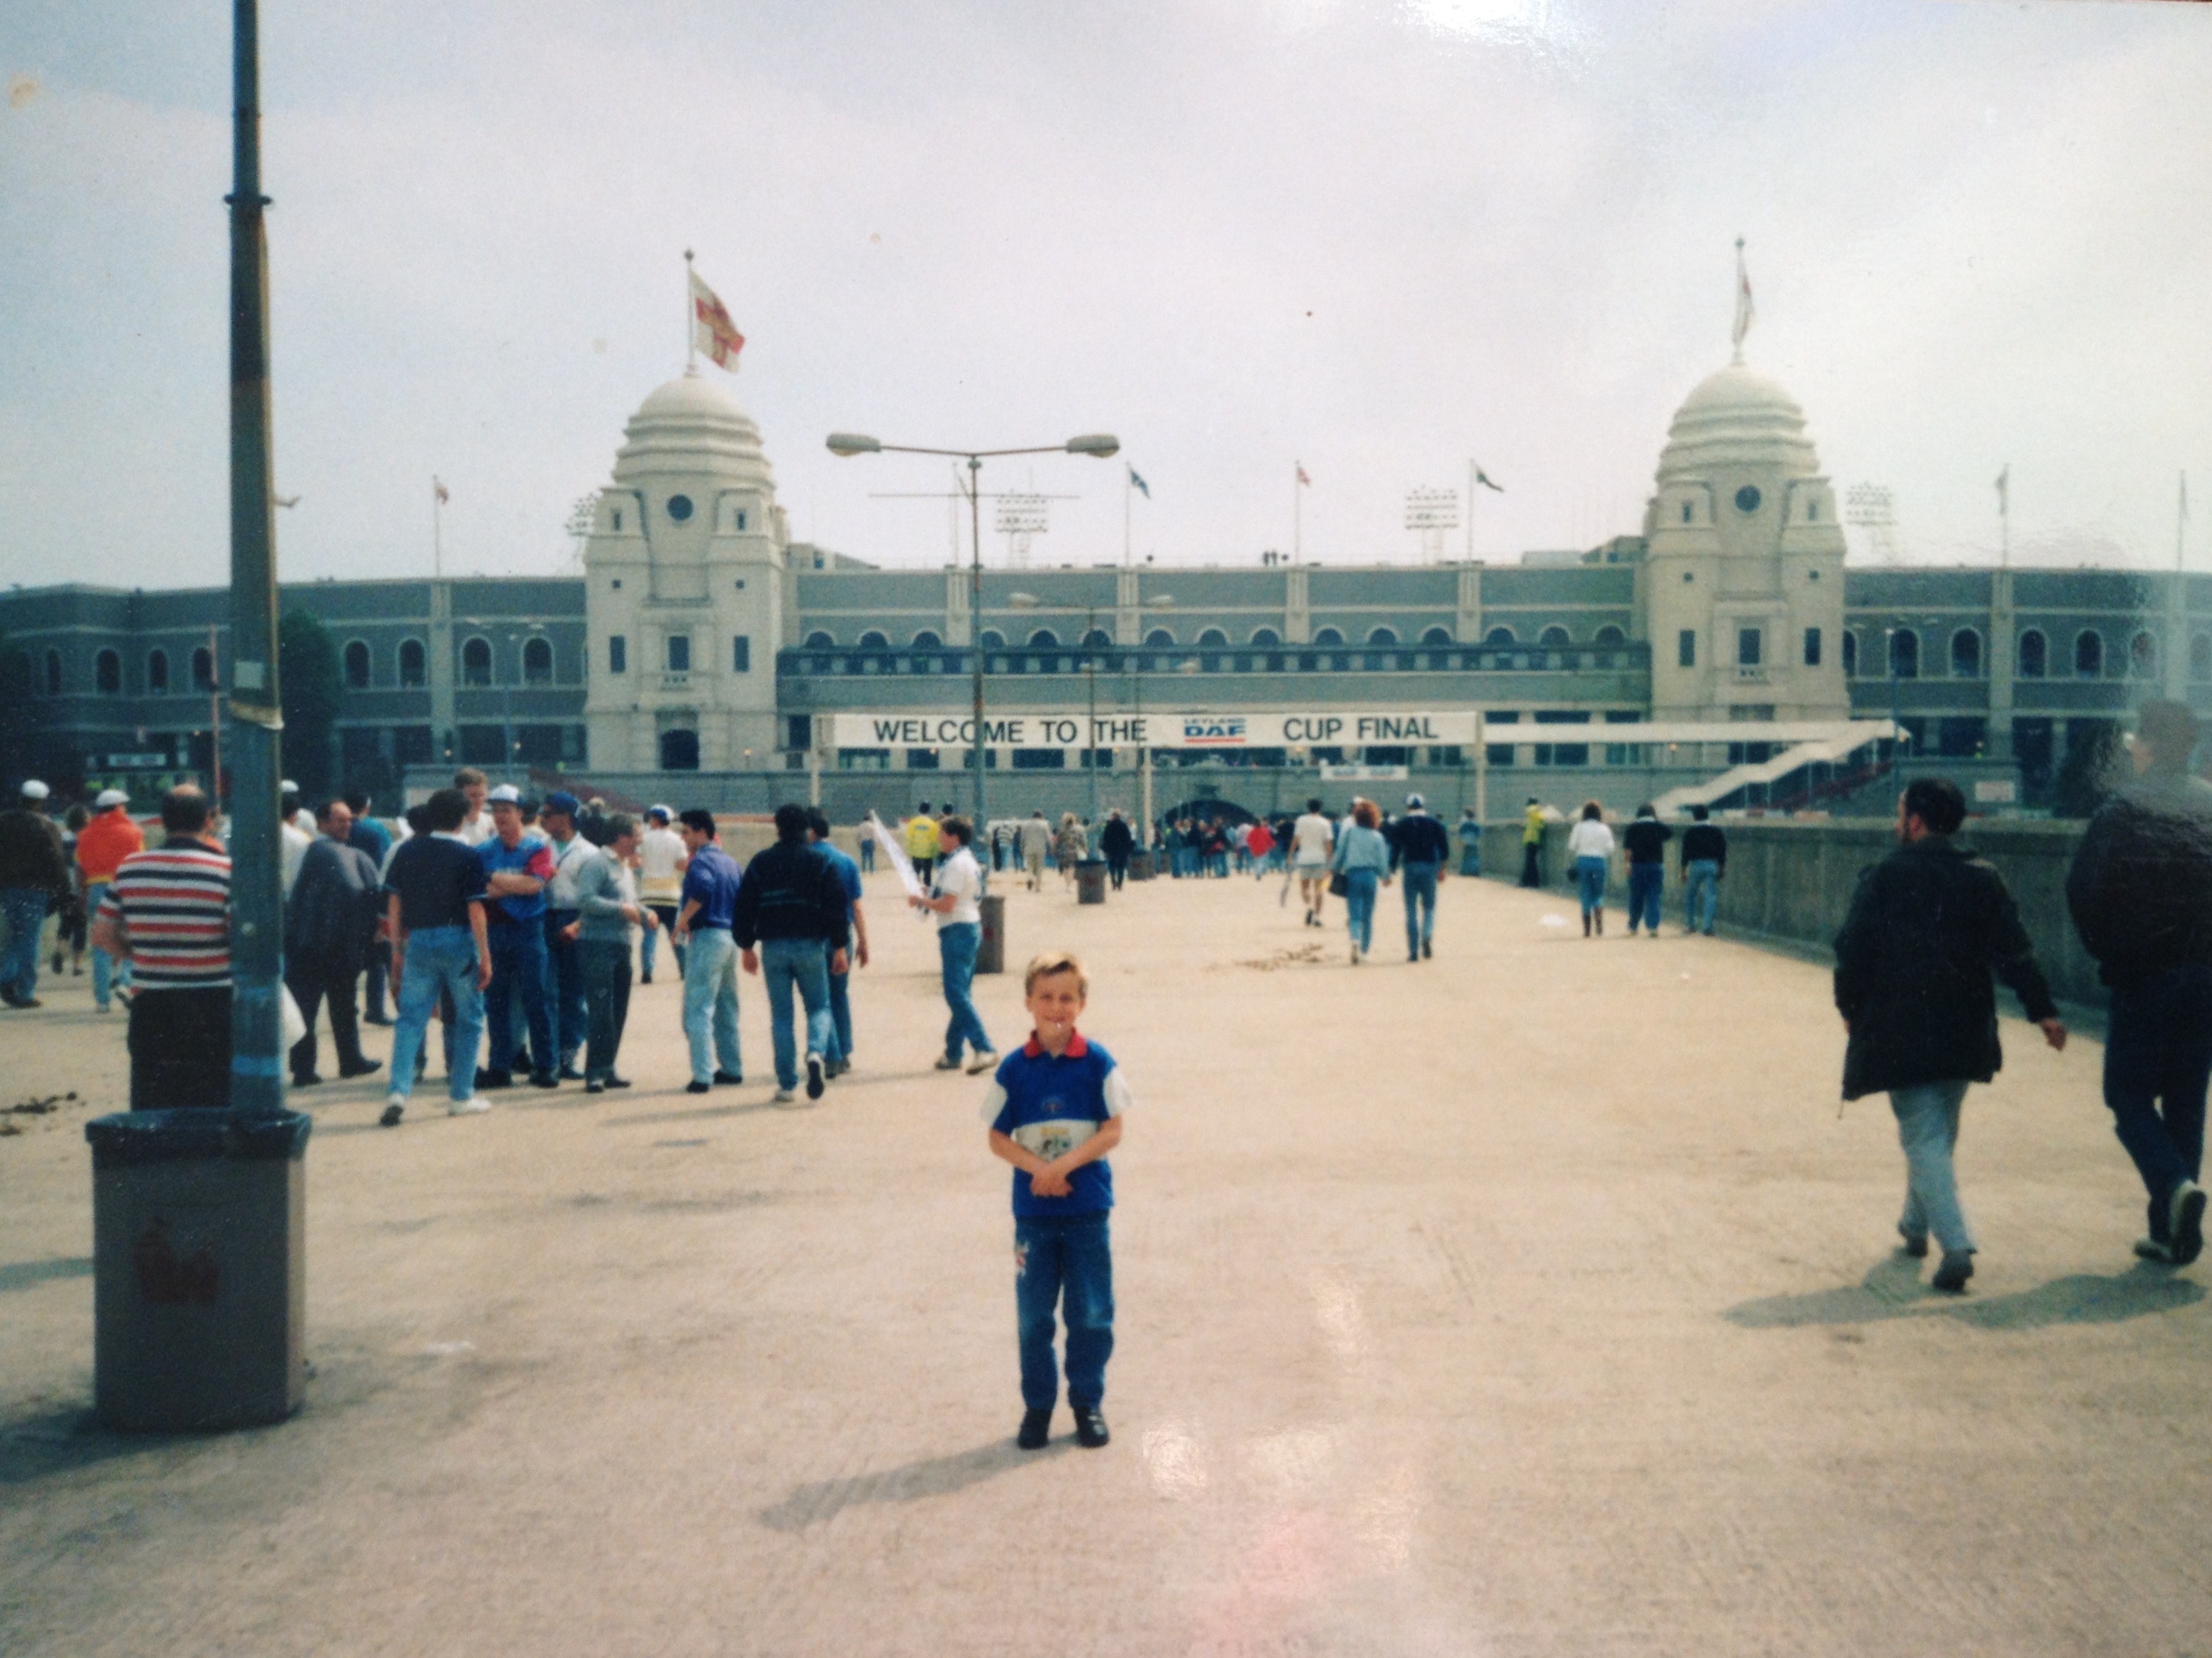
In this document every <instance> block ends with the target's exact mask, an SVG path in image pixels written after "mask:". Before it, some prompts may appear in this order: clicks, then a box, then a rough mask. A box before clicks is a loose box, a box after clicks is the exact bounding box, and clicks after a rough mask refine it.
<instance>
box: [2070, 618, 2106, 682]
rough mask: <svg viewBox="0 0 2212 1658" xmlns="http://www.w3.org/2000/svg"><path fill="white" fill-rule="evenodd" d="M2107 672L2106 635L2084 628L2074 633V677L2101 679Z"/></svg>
mask: <svg viewBox="0 0 2212 1658" xmlns="http://www.w3.org/2000/svg"><path fill="white" fill-rule="evenodd" d="M2104 673H2105V635H2102V634H2100V633H2099V632H2098V631H2097V630H2096V629H2094V628H2084V629H2081V632H2080V633H2078V634H2076V635H2074V677H2075V678H2076V679H2100V678H2102V677H2104Z"/></svg>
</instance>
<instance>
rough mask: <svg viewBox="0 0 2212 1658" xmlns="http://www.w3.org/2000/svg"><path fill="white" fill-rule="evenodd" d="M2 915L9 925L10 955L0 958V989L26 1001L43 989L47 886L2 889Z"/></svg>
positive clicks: (0, 898) (0, 895)
mask: <svg viewBox="0 0 2212 1658" xmlns="http://www.w3.org/2000/svg"><path fill="white" fill-rule="evenodd" d="M0 916H4V917H5V918H6V920H7V922H8V953H7V954H6V955H5V956H4V957H0V990H4V991H6V992H7V993H9V995H10V996H20V997H22V998H24V999H29V998H30V997H32V996H34V995H36V994H37V993H38V990H39V934H40V932H42V931H43V930H44V929H45V927H46V889H45V888H44V887H0Z"/></svg>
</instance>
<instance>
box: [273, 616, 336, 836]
mask: <svg viewBox="0 0 2212 1658" xmlns="http://www.w3.org/2000/svg"><path fill="white" fill-rule="evenodd" d="M276 672H277V675H278V677H279V681H280V683H281V684H282V685H283V704H284V740H283V768H284V774H285V775H286V776H287V777H289V778H290V779H291V780H293V781H294V782H295V783H297V784H298V785H299V786H300V787H301V790H302V791H303V792H305V793H307V794H309V795H315V794H321V793H327V792H328V791H329V789H330V787H331V777H332V775H333V774H334V771H335V768H334V767H333V766H332V764H331V735H332V731H333V728H334V727H335V726H337V718H338V714H339V713H340V711H341V710H342V709H343V708H344V706H345V682H344V680H343V678H342V677H340V675H339V673H338V647H337V642H336V641H334V640H332V639H331V635H330V631H329V629H326V628H325V627H324V626H323V624H322V623H320V622H319V621H317V620H316V619H315V618H314V617H313V616H311V615H309V614H308V613H307V611H305V610H287V611H286V612H285V613H284V616H283V620H282V621H281V622H279V623H277V624H276Z"/></svg>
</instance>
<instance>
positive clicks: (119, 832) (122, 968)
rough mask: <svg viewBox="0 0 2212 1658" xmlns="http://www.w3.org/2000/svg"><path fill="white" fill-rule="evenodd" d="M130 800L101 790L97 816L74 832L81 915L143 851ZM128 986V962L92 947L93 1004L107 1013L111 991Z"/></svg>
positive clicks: (92, 910)
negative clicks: (81, 880) (126, 861)
mask: <svg viewBox="0 0 2212 1658" xmlns="http://www.w3.org/2000/svg"><path fill="white" fill-rule="evenodd" d="M130 799H131V798H130V796H128V795H126V794H125V793H123V791H122V790H121V789H105V790H102V791H101V792H100V794H99V795H98V796H96V797H95V798H94V800H93V803H92V804H93V806H94V810H95V811H96V813H97V815H96V816H95V817H94V818H93V820H92V821H91V822H90V823H87V824H86V825H85V826H84V827H83V828H82V829H79V830H78V831H77V836H76V866H77V868H78V870H79V871H80V872H82V874H83V877H84V913H85V914H87V915H88V916H90V915H93V914H96V913H97V912H98V911H99V908H100V900H101V899H103V898H105V897H106V896H107V887H108V884H109V883H110V882H112V880H114V879H115V872H116V871H117V870H118V869H120V868H122V867H123V860H124V859H125V858H128V857H129V856H130V855H131V853H134V852H143V851H145V850H146V831H145V830H143V829H140V828H139V827H138V824H137V821H136V820H135V819H133V818H132V817H131V805H130ZM130 984H131V963H129V962H127V961H125V962H118V961H117V960H116V959H115V958H114V957H112V956H110V955H109V954H108V953H107V952H106V950H101V949H99V948H97V947H96V946H95V947H94V950H93V952H92V1000H93V1005H94V1006H95V1007H97V1008H98V1009H99V1010H100V1011H101V1012H102V1013H105V1012H106V1011H107V1010H108V1005H109V1000H110V998H111V997H112V995H113V993H114V992H115V991H116V990H117V989H118V988H122V989H126V990H127V989H128V988H129V987H130Z"/></svg>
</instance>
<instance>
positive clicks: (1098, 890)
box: [1075, 858, 1106, 904]
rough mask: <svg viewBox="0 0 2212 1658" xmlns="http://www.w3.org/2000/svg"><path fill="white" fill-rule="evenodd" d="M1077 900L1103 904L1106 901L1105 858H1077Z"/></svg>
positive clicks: (1085, 902) (1083, 902) (1081, 902)
mask: <svg viewBox="0 0 2212 1658" xmlns="http://www.w3.org/2000/svg"><path fill="white" fill-rule="evenodd" d="M1075 902H1077V903H1079V904H1103V903H1104V902H1106V860H1105V859H1103V858H1081V859H1077V860H1076V865H1075Z"/></svg>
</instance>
